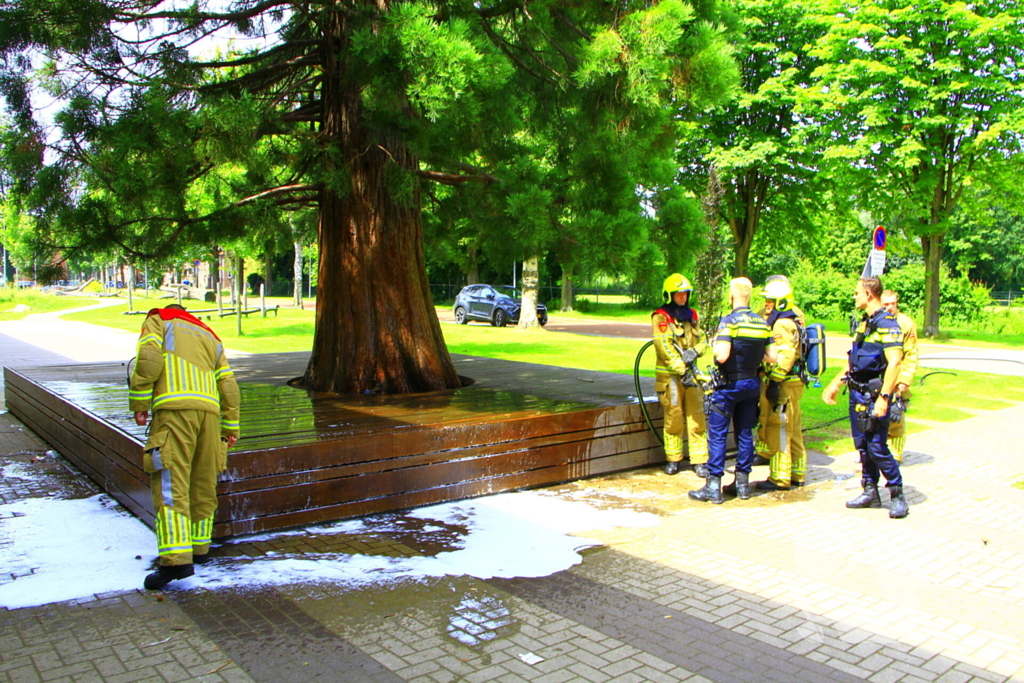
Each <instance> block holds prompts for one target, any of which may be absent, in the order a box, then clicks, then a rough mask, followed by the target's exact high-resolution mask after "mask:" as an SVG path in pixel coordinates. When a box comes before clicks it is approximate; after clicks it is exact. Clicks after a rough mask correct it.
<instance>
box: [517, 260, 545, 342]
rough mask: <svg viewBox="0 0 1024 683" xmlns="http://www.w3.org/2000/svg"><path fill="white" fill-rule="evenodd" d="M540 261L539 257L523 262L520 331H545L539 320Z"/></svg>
mask: <svg viewBox="0 0 1024 683" xmlns="http://www.w3.org/2000/svg"><path fill="white" fill-rule="evenodd" d="M538 261H539V258H538V257H537V256H531V257H529V258H527V259H526V260H525V261H523V301H522V304H523V305H522V308H520V309H519V324H518V325H517V326H516V327H518V328H519V329H520V330H540V329H543V328H542V327H541V325H540V320H538V319H537V285H538V284H539V282H540V274H539V270H538V266H537V263H538Z"/></svg>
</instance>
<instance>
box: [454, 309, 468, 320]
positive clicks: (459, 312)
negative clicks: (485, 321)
mask: <svg viewBox="0 0 1024 683" xmlns="http://www.w3.org/2000/svg"><path fill="white" fill-rule="evenodd" d="M455 322H457V323H458V324H460V325H465V324H466V323H468V322H469V318H467V317H466V309H465V308H463V307H462V306H459V307H458V308H456V309H455Z"/></svg>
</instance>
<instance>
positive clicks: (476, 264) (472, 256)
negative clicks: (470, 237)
mask: <svg viewBox="0 0 1024 683" xmlns="http://www.w3.org/2000/svg"><path fill="white" fill-rule="evenodd" d="M466 256H467V257H468V259H469V270H468V272H467V273H466V284H467V285H476V284H480V261H479V259H477V246H476V245H475V244H471V245H469V246H468V247H466Z"/></svg>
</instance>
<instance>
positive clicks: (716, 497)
mask: <svg viewBox="0 0 1024 683" xmlns="http://www.w3.org/2000/svg"><path fill="white" fill-rule="evenodd" d="M690 498H693V499H694V500H699V501H702V502H705V503H714V504H715V505H721V504H722V503H724V502H725V499H724V498H722V478H721V477H716V476H714V475H711V474H709V475H708V478H707V481H705V482H704V488H702V489H699V490H697V491H690Z"/></svg>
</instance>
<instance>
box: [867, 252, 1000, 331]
mask: <svg viewBox="0 0 1024 683" xmlns="http://www.w3.org/2000/svg"><path fill="white" fill-rule="evenodd" d="M882 284H883V285H884V286H885V288H886V289H891V290H893V291H894V292H896V293H897V294H899V296H900V309H901V310H903V309H906V312H907V313H908V314H909V315H911V316H913V317H916V318H920V316H921V314H922V313H923V311H924V292H925V289H924V287H925V268H924V264H912V265H908V266H905V267H903V268H899V269H897V270H892V271H889V272H887V273H886V274H885V275H884V276H883V277H882ZM939 286H940V291H941V299H942V314H943V316H945V317H948V318H949V319H951V320H954V321H958V322H975V321H979V320H981V319H983V318H984V316H985V308H986V307H987V306H988V305H989V303H990V301H991V292H990V290H989V288H988V287H986V286H984V285H979V284H976V283H973V282H971V281H970V280H968V279H967V278H966V277H965V276H962V275H961V276H954V275H953V274H952V273H951V272H950V270H949V268H948V267H946V266H943V267H942V270H941V274H940V279H939Z"/></svg>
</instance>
